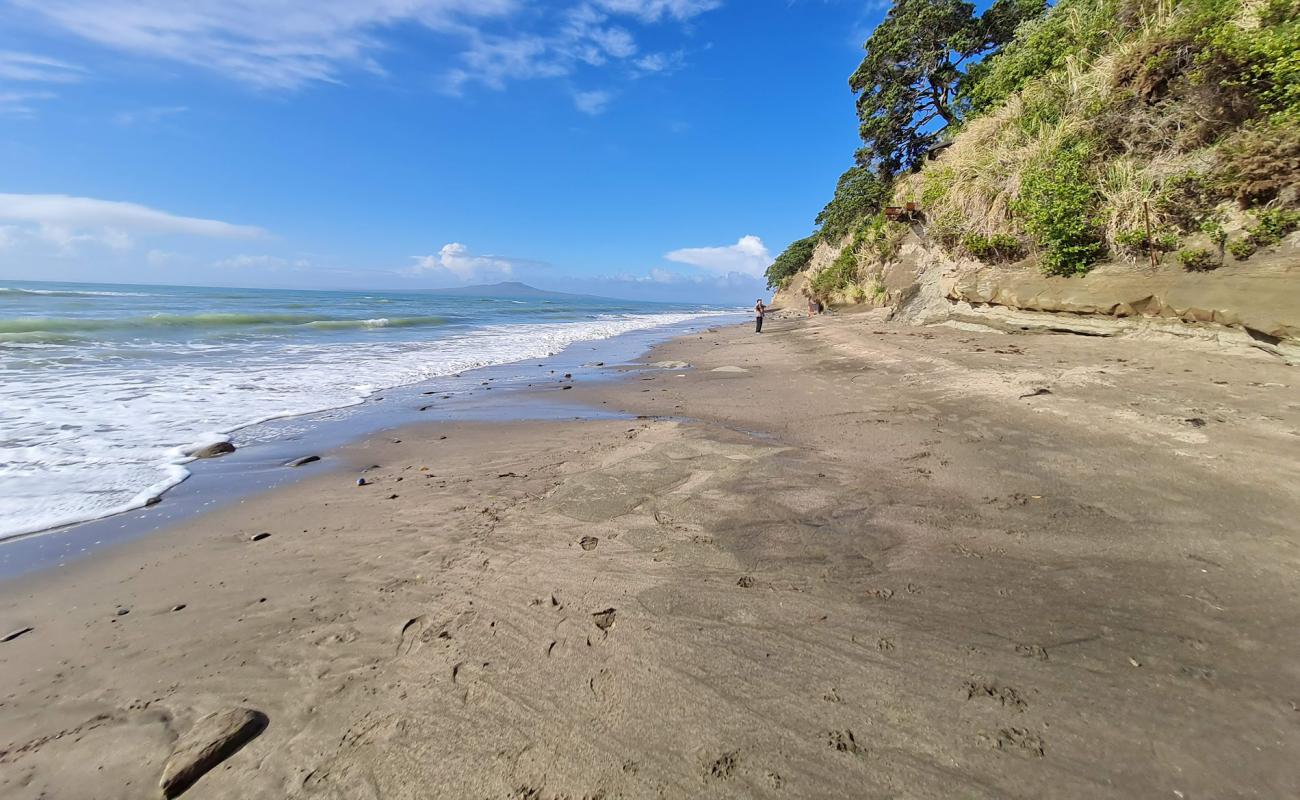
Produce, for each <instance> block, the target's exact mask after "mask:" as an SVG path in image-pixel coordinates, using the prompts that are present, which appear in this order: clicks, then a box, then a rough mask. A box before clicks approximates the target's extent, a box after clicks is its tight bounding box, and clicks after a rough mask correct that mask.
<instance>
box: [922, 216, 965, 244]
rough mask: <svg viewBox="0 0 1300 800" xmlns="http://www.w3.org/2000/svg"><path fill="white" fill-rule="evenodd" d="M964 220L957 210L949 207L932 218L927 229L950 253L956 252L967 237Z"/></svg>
mask: <svg viewBox="0 0 1300 800" xmlns="http://www.w3.org/2000/svg"><path fill="white" fill-rule="evenodd" d="M963 223H964V220H963V219H962V218H961V215H960V214H958V213H957V212H956V211H955V210H952V209H949V210H948V211H946V212H944V213H943V214H941V215H939V216H938V217H936V218H934V219H932V220H930V224H929V225H928V226H927V231H928V233H929V234H930V238H931V239H933V240H934V241H935V243H937V244H938V245H939V247H941V248H943V251H944V252H945V253H948V254H949V255H951V254H953V253H955V252H956V251H957V248H958V247H959V246H960V245H961V240H962V239H963V238H964V237H965V233H966V232H965V229H964V227H963Z"/></svg>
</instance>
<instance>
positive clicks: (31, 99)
mask: <svg viewBox="0 0 1300 800" xmlns="http://www.w3.org/2000/svg"><path fill="white" fill-rule="evenodd" d="M85 72H86V71H85V70H84V69H82V68H81V67H79V66H77V65H76V64H70V63H68V62H66V61H59V60H58V59H54V58H47V57H45V56H41V55H36V54H34V53H20V52H17V51H14V50H0V87H2V86H3V84H5V83H8V84H9V85H10V87H11V88H7V89H4V90H3V91H0V116H9V117H30V116H33V115H34V114H35V113H36V103H38V102H39V101H43V100H53V99H54V98H55V97H57V96H58V95H56V94H55V93H54V92H52V91H50V90H49V89H48V88H45V85H48V84H62V83H75V82H77V81H79V80H82V79H83V78H84V77H85ZM32 84H37V86H32Z"/></svg>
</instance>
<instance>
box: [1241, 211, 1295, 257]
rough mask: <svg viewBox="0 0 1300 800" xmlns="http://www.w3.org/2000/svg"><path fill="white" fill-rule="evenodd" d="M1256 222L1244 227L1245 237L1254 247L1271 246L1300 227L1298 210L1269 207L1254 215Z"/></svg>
mask: <svg viewBox="0 0 1300 800" xmlns="http://www.w3.org/2000/svg"><path fill="white" fill-rule="evenodd" d="M1255 219H1256V220H1257V222H1256V224H1255V225H1253V226H1251V227H1249V228H1247V229H1246V238H1247V239H1249V240H1250V243H1251V244H1253V245H1255V246H1256V247H1271V246H1273V245H1275V244H1277V243H1279V242H1281V241H1282V237H1283V236H1286V235H1287V234H1288V233H1290V232H1291V231H1293V230H1295V229H1296V228H1300V211H1292V210H1290V209H1286V208H1270V209H1266V210H1264V211H1260V212H1259V213H1257V214H1256V215H1255Z"/></svg>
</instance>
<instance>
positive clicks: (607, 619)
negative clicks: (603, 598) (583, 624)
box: [591, 608, 618, 631]
mask: <svg viewBox="0 0 1300 800" xmlns="http://www.w3.org/2000/svg"><path fill="white" fill-rule="evenodd" d="M617 614H618V612H617V611H616V610H615V609H612V608H607V609H605V610H604V611H597V612H596V613H595V614H592V615H591V620H592V622H595V623H596V627H597V628H600V629H601V630H602V631H607V630H609V629H610V628H612V627H614V617H615V616H616V615H617Z"/></svg>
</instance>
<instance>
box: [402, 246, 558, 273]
mask: <svg viewBox="0 0 1300 800" xmlns="http://www.w3.org/2000/svg"><path fill="white" fill-rule="evenodd" d="M411 258H413V259H414V260H415V265H414V266H413V267H412V268H411V272H413V273H415V274H420V273H427V272H435V273H436V272H447V273H450V274H451V275H452V276H454V277H455V278H456V279H457V280H460V281H471V280H487V279H489V278H491V279H497V280H500V279H503V278H507V277H510V276H512V275H513V274H514V272H515V268H516V267H517V266H521V265H536V262H527V261H520V260H518V259H513V258H504V257H502V256H493V255H484V256H476V255H472V254H471V253H470V251H469V248H468V247H466V246H465V245H463V244H461V243H460V242H451V243H449V244H445V245H443V246H442V249H440V250H439V251H438V253H437V254H436V255H431V256H412V257H411Z"/></svg>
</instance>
